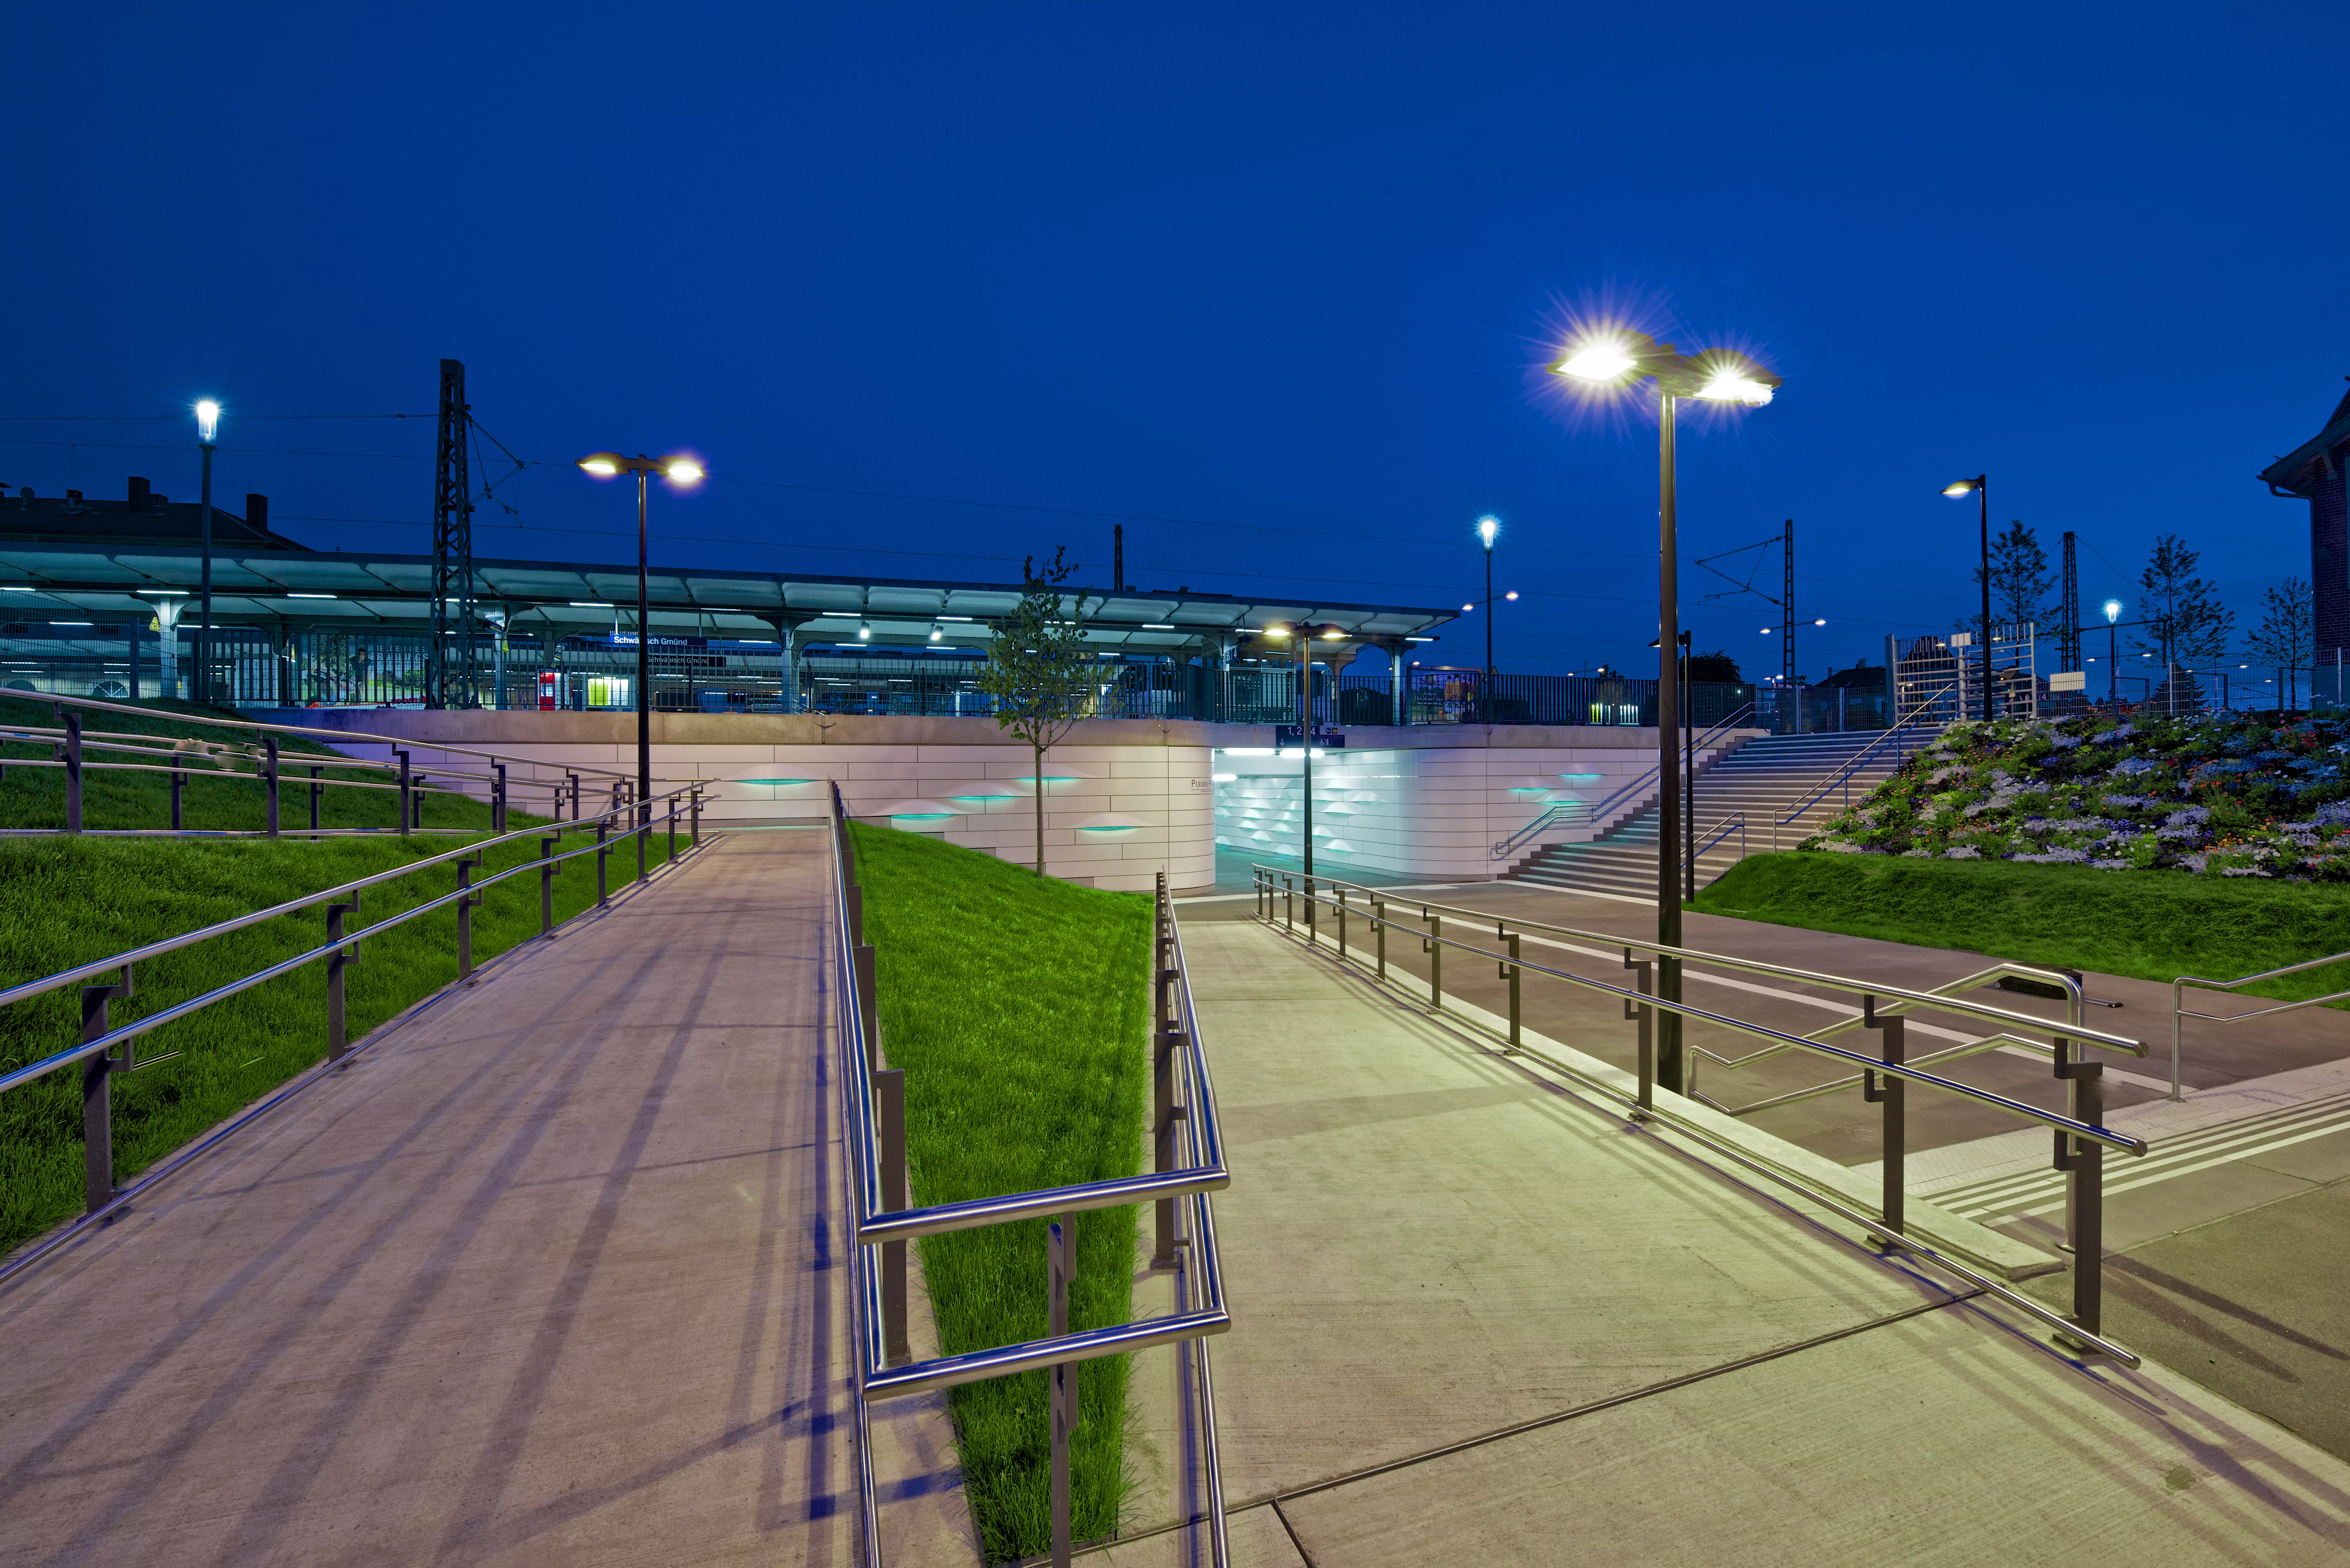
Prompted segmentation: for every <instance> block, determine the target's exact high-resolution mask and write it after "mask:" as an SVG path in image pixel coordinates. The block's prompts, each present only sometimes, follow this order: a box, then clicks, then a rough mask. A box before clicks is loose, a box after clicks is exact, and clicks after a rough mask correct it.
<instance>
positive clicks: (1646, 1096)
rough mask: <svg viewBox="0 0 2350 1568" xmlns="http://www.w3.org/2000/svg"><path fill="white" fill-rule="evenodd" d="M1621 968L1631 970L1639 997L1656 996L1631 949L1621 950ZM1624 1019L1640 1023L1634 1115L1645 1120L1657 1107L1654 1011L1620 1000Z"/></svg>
mask: <svg viewBox="0 0 2350 1568" xmlns="http://www.w3.org/2000/svg"><path fill="white" fill-rule="evenodd" d="M1624 967H1625V968H1626V969H1628V970H1630V971H1633V973H1634V975H1635V976H1636V977H1637V978H1636V979H1635V980H1634V981H1632V984H1633V986H1634V987H1635V989H1637V990H1638V992H1639V993H1640V994H1641V995H1642V996H1643V997H1648V996H1654V995H1655V994H1656V991H1655V989H1654V985H1653V982H1652V981H1651V980H1650V978H1649V967H1650V966H1649V961H1648V960H1647V959H1636V958H1634V957H1633V956H1632V950H1631V949H1630V948H1626V949H1625V950H1624ZM1624 1016H1625V1017H1627V1018H1634V1019H1638V1021H1639V1024H1640V1044H1639V1055H1638V1072H1639V1078H1640V1093H1639V1109H1638V1116H1640V1117H1641V1118H1642V1119H1644V1120H1645V1119H1646V1118H1647V1116H1648V1113H1649V1112H1651V1111H1653V1110H1655V1109H1656V1108H1657V1036H1656V1030H1655V1028H1654V1027H1653V1024H1654V1022H1655V1018H1656V1009H1654V1008H1653V1007H1651V1006H1649V1005H1648V1002H1633V1001H1632V1000H1631V999H1630V998H1629V997H1627V998H1626V999H1625V1001H1624Z"/></svg>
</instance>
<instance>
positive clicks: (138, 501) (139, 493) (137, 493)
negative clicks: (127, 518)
mask: <svg viewBox="0 0 2350 1568" xmlns="http://www.w3.org/2000/svg"><path fill="white" fill-rule="evenodd" d="M130 510H131V511H133V512H144V511H146V510H147V482H146V481H145V480H143V479H141V478H140V477H139V476H138V475H137V474H135V473H134V474H132V475H131V476H130Z"/></svg>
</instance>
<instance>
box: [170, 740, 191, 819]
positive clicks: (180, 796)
mask: <svg viewBox="0 0 2350 1568" xmlns="http://www.w3.org/2000/svg"><path fill="white" fill-rule="evenodd" d="M187 801H188V770H187V769H185V768H183V767H182V766H181V765H180V762H179V758H178V757H177V756H176V755H175V756H173V758H172V832H174V833H180V832H184V831H185V830H186V828H187V826H188V813H187Z"/></svg>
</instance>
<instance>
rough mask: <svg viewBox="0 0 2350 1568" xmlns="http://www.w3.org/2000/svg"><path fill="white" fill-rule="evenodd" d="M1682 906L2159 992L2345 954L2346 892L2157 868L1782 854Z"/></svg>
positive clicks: (2294, 979) (2317, 991)
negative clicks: (2175, 983) (2076, 972)
mask: <svg viewBox="0 0 2350 1568" xmlns="http://www.w3.org/2000/svg"><path fill="white" fill-rule="evenodd" d="M1689 907H1690V909H1698V910H1701V911H1703V912H1705V913H1707V914H1711V915H1734V916H1738V917H1740V918H1742V919H1752V920H1767V921H1769V922H1771V923H1772V924H1773V925H1781V926H1800V927H1803V928H1804V929H1808V930H1815V931H1841V932H1844V933H1846V934H1847V935H1851V936H1857V937H1876V938H1879V939H1881V940H1886V941H1894V942H1907V943H1909V944H1911V945H1913V946H1918V947H1935V948H1957V949H1960V950H1964V951H1968V952H1979V953H1986V954H1990V955H1991V956H1993V957H1996V958H2004V959H2013V960H2016V961H2019V962H2022V963H2036V964H2045V965H2049V966H2051V967H2056V968H2071V969H2080V970H2095V971H2100V972H2102V973H2105V974H2118V975H2129V976H2133V977H2135V978H2137V979H2139V980H2152V981H2163V982H2166V983H2167V982H2168V981H2171V980H2172V979H2174V978H2176V977H2177V976H2178V975H2181V974H2199V975H2206V976H2210V977H2213V978H2217V979H2230V978H2233V977H2235V976H2237V975H2244V974H2254V973H2257V972H2259V971H2262V970H2267V969H2275V968H2277V967H2279V966H2281V965H2283V964H2289V963H2297V962H2300V961H2302V960H2303V959H2313V958H2322V957H2324V956H2325V955H2326V954H2328V953H2336V952H2343V951H2345V950H2350V887H2343V886H2340V885H2337V884H2332V883H2322V882H2272V881H2267V880H2262V879H2259V878H2253V877H2225V878H2223V877H2211V876H2190V875H2188V874H2186V873H2184V872H2179V871H2167V870H2166V871H2097V870H2092V869H2090V868H2089V867H2083V866H2034V865H2019V864H2016V863H2014V862H2011V861H2001V860H1928V859H1908V858H1904V857H1896V856H1878V855H1838V854H1828V853H1823V852H1820V851H1815V850H1814V851H1786V852H1783V853H1780V854H1776V855H1755V856H1750V857H1747V858H1746V859H1744V860H1742V861H1740V862H1739V863H1738V864H1737V865H1736V866H1734V867H1731V870H1730V872H1729V874H1728V875H1727V876H1725V877H1722V878H1721V880H1720V881H1719V882H1716V883H1715V884H1714V885H1713V886H1712V887H1711V888H1707V889H1705V890H1704V891H1703V892H1702V893H1700V895H1699V896H1698V898H1697V899H1696V901H1695V902H1693V903H1691V904H1690V906H1689ZM2248 989H2250V990H2252V991H2254V992H2256V993H2257V994H2260V995H2264V996H2272V997H2276V998H2278V999H2280V1000H2285V1001H2295V1000H2299V999H2301V998H2303V997H2311V996H2320V995H2324V993H2325V992H2333V991H2343V990H2350V964H2328V965H2326V966H2325V967H2324V968H2322V969H2314V970H2309V971H2304V972H2303V973H2301V974H2297V975H2290V976H2287V977H2286V978H2284V979H2282V980H2278V981H2268V982H2266V983H2264V984H2262V985H2261V986H2259V987H2257V988H2248Z"/></svg>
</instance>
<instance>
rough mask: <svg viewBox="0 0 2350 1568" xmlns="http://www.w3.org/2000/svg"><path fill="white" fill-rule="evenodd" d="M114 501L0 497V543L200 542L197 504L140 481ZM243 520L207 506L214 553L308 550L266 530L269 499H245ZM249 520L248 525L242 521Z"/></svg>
mask: <svg viewBox="0 0 2350 1568" xmlns="http://www.w3.org/2000/svg"><path fill="white" fill-rule="evenodd" d="M129 489H130V493H129V494H128V496H127V497H126V498H125V499H123V500H120V501H107V500H101V499H96V498H90V497H85V496H84V495H83V494H82V493H81V492H80V491H78V490H68V491H67V492H66V493H64V494H63V495H36V494H34V493H33V492H32V491H31V489H30V488H29V487H28V488H26V489H24V490H20V491H18V492H16V493H15V494H14V495H0V543H6V544H20V543H21V544H36V543H46V542H55V543H60V544H93V543H103V544H108V545H190V546H194V545H199V544H200V543H201V541H202V540H203V516H204V508H203V503H202V502H198V501H173V500H172V499H171V498H170V497H168V496H164V495H159V494H157V493H154V492H153V491H151V490H150V489H149V488H148V486H147V482H146V481H145V480H143V479H133V480H132V481H131V482H130V487H129ZM244 501H245V509H244V513H243V514H238V513H235V512H231V511H230V510H228V509H227V508H226V507H224V506H222V505H221V504H218V503H217V502H215V503H214V504H213V548H214V549H217V550H306V549H307V548H308V546H307V545H301V544H298V543H296V541H294V540H292V539H288V538H286V536H285V535H281V534H274V533H272V532H270V529H269V498H268V497H267V496H265V495H248V496H246V497H245V498H244ZM248 518H250V519H251V521H247V519H248Z"/></svg>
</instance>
